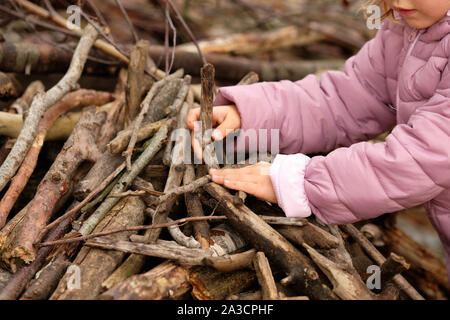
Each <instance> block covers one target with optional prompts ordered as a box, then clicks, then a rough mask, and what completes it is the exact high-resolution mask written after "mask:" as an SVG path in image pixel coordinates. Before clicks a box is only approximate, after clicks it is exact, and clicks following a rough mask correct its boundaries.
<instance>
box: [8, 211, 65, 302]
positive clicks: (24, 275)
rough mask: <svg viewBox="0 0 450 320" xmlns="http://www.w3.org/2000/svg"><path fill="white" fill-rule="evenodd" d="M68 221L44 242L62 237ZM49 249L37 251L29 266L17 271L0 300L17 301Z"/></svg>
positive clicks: (43, 261) (42, 262)
mask: <svg viewBox="0 0 450 320" xmlns="http://www.w3.org/2000/svg"><path fill="white" fill-rule="evenodd" d="M69 226H70V221H69V220H66V221H65V222H64V223H61V224H60V225H59V226H58V227H56V228H55V229H53V230H52V231H51V232H50V233H49V235H48V237H47V238H46V240H48V241H53V240H55V239H58V238H60V237H62V236H63V235H64V234H65V233H66V232H67V230H68V228H69ZM51 250H52V248H51V247H47V248H41V249H39V250H38V252H37V255H36V259H35V260H34V261H33V262H32V263H31V264H29V265H27V266H25V267H23V268H21V269H19V270H18V271H17V272H16V273H15V274H14V276H13V277H12V278H11V279H10V281H9V282H8V284H7V286H6V287H5V288H4V289H3V290H2V291H1V292H0V300H15V299H17V298H18V297H19V296H20V294H21V292H22V291H23V289H24V288H25V286H26V285H27V283H28V282H29V281H30V280H31V279H32V278H33V277H34V275H35V274H36V272H37V271H38V270H39V269H40V268H41V267H42V265H43V264H44V263H45V260H46V259H47V256H48V255H49V253H50V251H51Z"/></svg>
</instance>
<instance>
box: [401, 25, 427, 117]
mask: <svg viewBox="0 0 450 320" xmlns="http://www.w3.org/2000/svg"><path fill="white" fill-rule="evenodd" d="M422 32H424V30H420V31H419V30H418V29H414V31H413V32H411V34H410V35H409V37H408V41H409V43H410V44H409V47H408V52H407V53H406V55H405V57H404V58H403V61H402V63H401V65H400V68H401V69H402V68H403V65H404V64H405V61H406V59H407V58H408V57H409V56H410V55H411V53H412V51H413V50H414V47H415V46H416V44H417V41H418V40H419V37H420V35H421V34H422ZM401 69H400V72H399V76H398V79H399V80H400V73H401ZM398 82H399V81H397V92H396V105H397V108H398V105H399V102H400V85H399V84H398Z"/></svg>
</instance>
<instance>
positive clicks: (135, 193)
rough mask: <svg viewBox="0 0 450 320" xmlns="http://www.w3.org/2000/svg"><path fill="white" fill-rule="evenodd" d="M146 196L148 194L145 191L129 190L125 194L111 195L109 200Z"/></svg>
mask: <svg viewBox="0 0 450 320" xmlns="http://www.w3.org/2000/svg"><path fill="white" fill-rule="evenodd" d="M145 194H146V192H145V191H144V190H138V191H133V190H128V191H125V192H119V193H111V194H109V195H108V198H123V197H128V196H143V195H145Z"/></svg>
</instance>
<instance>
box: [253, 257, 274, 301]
mask: <svg viewBox="0 0 450 320" xmlns="http://www.w3.org/2000/svg"><path fill="white" fill-rule="evenodd" d="M253 267H254V268H255V271H256V277H257V278H258V282H259V285H260V286H261V291H262V298H263V300H277V299H278V290H277V286H276V284H275V280H274V278H273V275H272V271H271V269H270V265H269V261H268V260H267V258H266V256H265V254H264V252H261V251H260V252H257V253H256V255H255V257H254V259H253Z"/></svg>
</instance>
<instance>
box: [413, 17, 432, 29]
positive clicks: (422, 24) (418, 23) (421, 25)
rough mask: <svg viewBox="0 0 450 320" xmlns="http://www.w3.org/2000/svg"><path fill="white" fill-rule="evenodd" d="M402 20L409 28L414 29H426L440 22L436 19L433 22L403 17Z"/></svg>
mask: <svg viewBox="0 0 450 320" xmlns="http://www.w3.org/2000/svg"><path fill="white" fill-rule="evenodd" d="M404 19H405V21H406V23H408V25H409V26H410V27H412V28H415V29H426V28H428V27H430V26H432V25H433V24H435V23H436V22H437V21H439V20H440V19H437V20H436V21H434V20H433V19H418V18H414V17H404Z"/></svg>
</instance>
